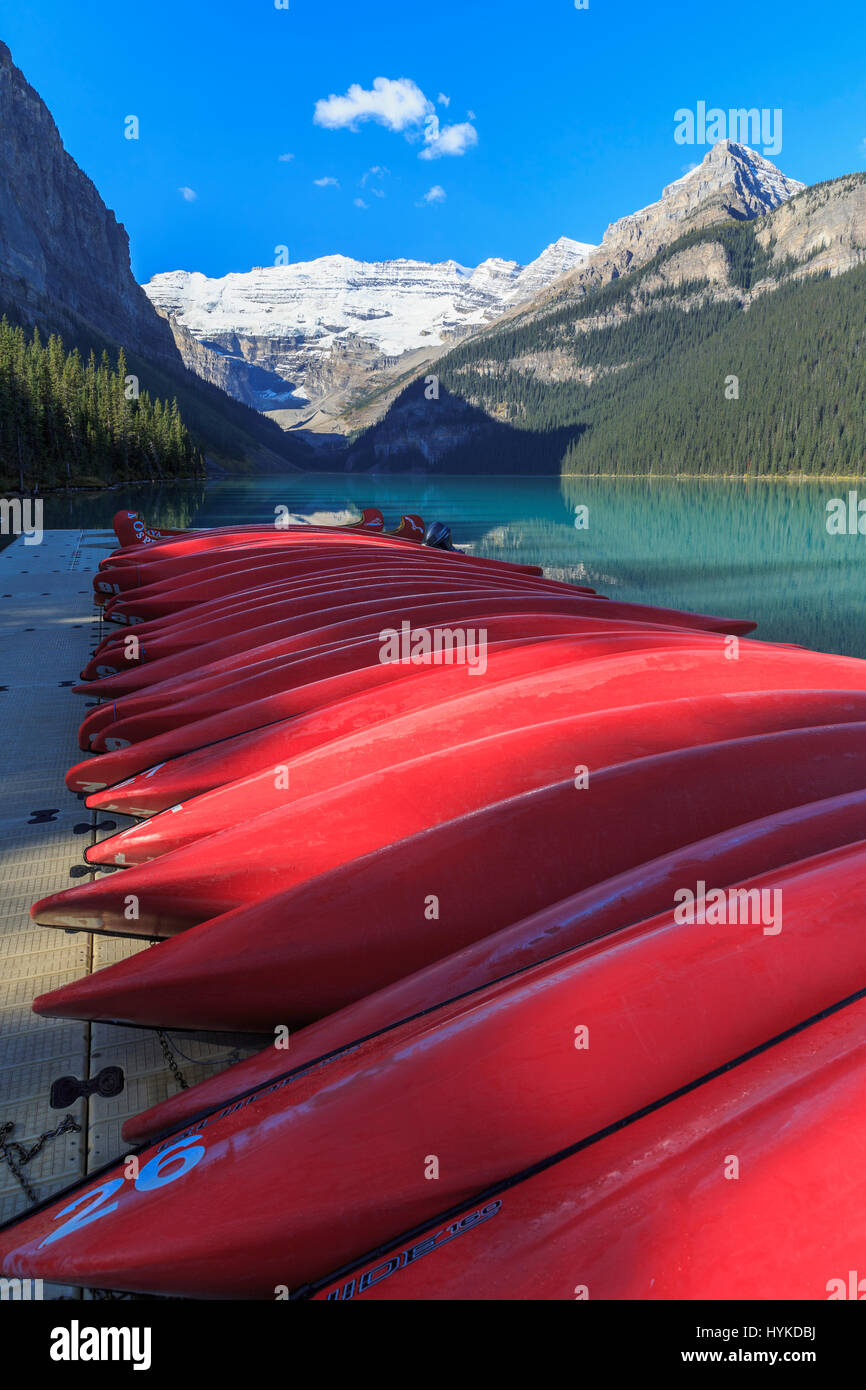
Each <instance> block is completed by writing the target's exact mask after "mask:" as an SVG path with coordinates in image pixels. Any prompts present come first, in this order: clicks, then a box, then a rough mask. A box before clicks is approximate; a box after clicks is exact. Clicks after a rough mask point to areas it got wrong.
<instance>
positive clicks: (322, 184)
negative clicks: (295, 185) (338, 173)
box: [313, 177, 340, 188]
mask: <svg viewBox="0 0 866 1390" xmlns="http://www.w3.org/2000/svg"><path fill="white" fill-rule="evenodd" d="M313 183H314V184H315V185H316V187H317V188H339V187H340V180H339V179H332V178H330V177H327V178H324V179H313Z"/></svg>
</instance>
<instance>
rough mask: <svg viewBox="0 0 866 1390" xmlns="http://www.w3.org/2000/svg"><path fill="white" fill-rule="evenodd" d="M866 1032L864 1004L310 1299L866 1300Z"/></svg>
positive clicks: (455, 1215) (430, 1228) (425, 1232)
mask: <svg viewBox="0 0 866 1390" xmlns="http://www.w3.org/2000/svg"><path fill="white" fill-rule="evenodd" d="M864 1033H866V1001H864V999H863V998H862V997H861V998H859V999H857V1000H856V1001H855V1002H853V1003H851V1004H849V1005H847V1007H841V1008H839V1009H837V1010H835V1011H834V1012H833V1013H832V1014H831V1015H830V1016H829V1017H819V1018H818V1019H816V1020H815V1021H814V1022H813V1023H812V1024H811V1025H810V1026H809V1027H807V1028H805V1029H802V1030H798V1031H797V1032H796V1033H794V1034H793V1035H791V1036H788V1037H786V1038H784V1039H783V1040H781V1041H780V1042H778V1043H777V1044H776V1045H775V1046H772V1047H768V1048H765V1049H763V1050H761V1052H760V1053H759V1054H758V1055H757V1056H754V1057H747V1058H746V1059H745V1060H744V1061H742V1062H741V1063H740V1064H739V1065H738V1066H736V1067H734V1068H732V1069H730V1070H725V1071H724V1072H723V1073H722V1074H720V1075H717V1076H715V1077H713V1078H712V1079H711V1080H709V1081H707V1082H706V1084H704V1085H702V1086H699V1087H697V1088H695V1089H692V1090H690V1091H689V1092H688V1093H687V1094H686V1095H684V1096H681V1097H680V1096H676V1095H674V1096H672V1097H671V1098H670V1100H668V1101H667V1102H666V1103H662V1104H660V1105H658V1106H656V1107H655V1108H654V1109H653V1111H652V1113H651V1114H649V1115H647V1116H637V1117H636V1118H635V1119H634V1120H633V1122H632V1123H630V1124H628V1125H625V1126H623V1127H621V1128H619V1129H618V1130H617V1131H616V1132H615V1133H612V1134H607V1133H605V1132H603V1131H602V1132H600V1133H599V1134H598V1135H596V1136H591V1137H590V1138H589V1139H588V1141H578V1142H577V1143H576V1144H575V1145H573V1146H571V1151H570V1152H569V1153H568V1154H567V1155H566V1156H564V1157H562V1158H559V1159H557V1158H556V1157H555V1156H552V1157H551V1159H550V1160H549V1161H548V1162H547V1163H545V1164H543V1165H541V1171H540V1172H529V1173H527V1174H526V1175H525V1176H522V1177H521V1176H519V1175H515V1176H514V1177H513V1178H511V1179H508V1180H507V1181H506V1182H504V1183H502V1184H497V1185H495V1186H494V1187H492V1188H488V1189H487V1190H486V1191H485V1192H483V1193H479V1194H478V1195H477V1196H476V1198H474V1199H473V1200H472V1201H471V1202H470V1203H468V1204H466V1205H465V1206H463V1207H462V1208H461V1209H459V1210H457V1211H454V1210H451V1211H448V1212H447V1213H446V1212H443V1215H442V1216H440V1217H438V1218H437V1219H435V1220H434V1221H433V1222H431V1223H429V1224H427V1225H426V1226H424V1227H423V1228H421V1229H417V1228H416V1229H415V1230H412V1231H407V1233H406V1236H405V1237H404V1238H403V1239H400V1240H398V1241H396V1242H393V1243H389V1244H388V1246H387V1247H386V1248H384V1249H383V1248H380V1249H378V1250H376V1251H375V1252H371V1254H370V1255H369V1256H368V1257H367V1258H366V1259H365V1260H361V1261H358V1262H356V1263H353V1264H351V1265H350V1266H349V1267H346V1268H344V1269H343V1270H342V1271H341V1272H340V1273H339V1274H338V1275H336V1277H335V1276H332V1277H331V1278H330V1279H325V1280H323V1281H322V1282H321V1284H320V1285H317V1286H315V1287H314V1288H308V1289H304V1290H299V1291H298V1296H299V1297H309V1296H313V1297H315V1298H317V1299H323V1300H328V1301H331V1300H337V1301H348V1300H353V1299H356V1298H363V1299H365V1300H367V1299H371V1298H373V1299H377V1300H378V1299H388V1300H391V1299H394V1300H400V1301H403V1300H424V1301H429V1300H440V1299H447V1300H448V1301H449V1302H453V1301H458V1302H459V1301H465V1300H484V1301H495V1300H500V1299H503V1300H508V1301H511V1300H515V1299H520V1300H525V1299H532V1300H574V1299H592V1300H594V1301H596V1302H597V1301H598V1300H600V1299H601V1300H604V1299H616V1300H625V1299H635V1300H641V1301H643V1300H655V1299H661V1300H668V1301H670V1302H674V1303H680V1302H682V1300H684V1299H687V1300H714V1301H715V1300H734V1301H739V1300H747V1299H755V1300H766V1299H768V1298H772V1299H774V1300H776V1299H784V1300H797V1301H803V1300H806V1301H809V1302H814V1301H816V1300H820V1299H848V1298H854V1299H857V1298H862V1297H863V1294H862V1292H861V1289H862V1284H860V1283H859V1282H858V1281H859V1274H858V1272H857V1271H858V1270H862V1267H863V1266H862V1250H863V1246H864V1243H866V1216H864V1212H866V1181H864V1174H866V1122H864V1112H863V1105H862V1095H863V1089H864V1086H866V1042H864ZM735 1164H736V1166H735ZM705 1354H706V1353H705ZM719 1354H720V1353H719ZM732 1354H733V1355H736V1353H735V1352H734V1353H732ZM760 1354H761V1355H764V1356H766V1357H767V1358H770V1357H773V1358H781V1356H782V1352H781V1351H778V1352H774V1351H767V1350H766V1348H765V1349H764V1351H763V1352H762V1353H760Z"/></svg>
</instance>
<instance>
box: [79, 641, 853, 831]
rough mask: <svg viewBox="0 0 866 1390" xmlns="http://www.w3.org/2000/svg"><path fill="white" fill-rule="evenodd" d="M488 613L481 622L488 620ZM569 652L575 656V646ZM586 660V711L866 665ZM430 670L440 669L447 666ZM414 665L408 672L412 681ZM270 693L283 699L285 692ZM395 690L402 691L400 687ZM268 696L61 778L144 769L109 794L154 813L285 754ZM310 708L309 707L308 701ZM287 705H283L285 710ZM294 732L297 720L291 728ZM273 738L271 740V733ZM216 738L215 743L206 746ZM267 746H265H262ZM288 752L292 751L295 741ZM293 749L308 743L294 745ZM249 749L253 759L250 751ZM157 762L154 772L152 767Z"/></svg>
mask: <svg viewBox="0 0 866 1390" xmlns="http://www.w3.org/2000/svg"><path fill="white" fill-rule="evenodd" d="M484 622H485V625H487V620H486V619H485V620H484ZM373 640H374V641H375V639H373ZM574 656H575V657H576V658H577V659H578V660H580V657H581V653H580V651H579V649H578V650H576V651H575V652H574ZM582 664H583V665H584V667H585V670H584V672H583V675H582V680H583V682H584V684H583V686H582V691H581V701H582V703H581V709H582V710H583V711H585V712H590V711H591V710H598V711H601V710H604V709H609V708H616V707H618V706H622V705H630V704H635V703H641V702H646V703H652V702H654V701H659V700H666V699H667V700H669V699H672V698H675V697H676V696H679V695H682V696H685V695H701V694H718V693H720V692H725V691H736V690H779V689H795V688H799V689H801V690H816V689H822V688H826V687H828V686H834V685H835V686H837V687H838V688H841V689H863V688H866V666H864V665H863V663H861V662H856V661H850V660H846V659H844V658H836V657H819V656H816V655H810V654H804V653H802V652H797V651H788V650H784V649H776V648H771V647H764V646H761V645H759V644H754V645H753V644H745V645H744V646H743V647H742V648H741V649H740V659H739V660H737V661H727V660H725V651H724V646H723V644H721V645H720V646H719V648H718V650H717V651H715V652H714V651H713V649H712V642H711V641H710V642H709V643H708V642H707V640H706V639H705V638H703V637H699V638H698V641H697V643H696V644H695V645H694V646H692V644H689V647H688V648H686V649H682V648H678V649H674V648H669V649H667V650H662V651H659V652H653V651H650V650H647V651H644V652H635V653H631V654H629V653H626V654H624V655H619V656H618V657H617V658H616V664H615V665H610V664H609V665H608V666H606V667H604V668H601V667H598V666H597V665H596V664H592V663H589V662H583V663H582ZM384 669H387V667H386V668H384ZM434 669H436V670H438V671H440V672H441V673H442V675H443V677H444V674H445V670H444V668H441V667H439V668H434ZM420 674H421V673H420V672H416V673H415V674H413V677H412V678H413V680H415V679H417V677H418V676H419V675H420ZM459 675H460V677H462V678H463V679H466V680H467V681H468V680H477V681H478V682H479V683H481V682H482V681H486V680H488V679H493V678H495V675H496V672H495V671H493V668H492V667H488V671H487V672H486V673H485V674H484V676H483V677H482V676H477V677H473V676H469V675H468V674H467V673H466V668H465V667H463V668H460V672H459ZM429 691H430V688H429V687H428V688H427V690H426V691H425V694H429ZM274 698H275V699H276V700H278V701H279V699H280V698H281V697H274ZM306 698H310V697H305V696H302V697H301V699H302V700H303V699H306ZM313 698H314V697H313ZM326 698H327V697H326ZM385 698H386V699H389V698H390V695H387V694H386V697H385ZM395 698H402V691H401V694H400V695H399V696H396V695H395ZM410 698H411V697H410ZM265 704H268V708H269V710H270V711H271V712H270V713H265V712H264V710H263V708H260V709H259V710H256V709H255V708H254V707H253V706H252V705H247V706H242V707H241V708H240V709H239V710H237V711H235V712H234V713H230V712H225V713H221V714H219V715H215V716H212V717H211V718H209V719H202V720H200V721H198V722H196V723H195V724H192V725H189V726H186V727H185V728H182V729H175V730H172V731H170V732H169V733H166V734H160V735H157V736H155V737H153V738H149V739H145V740H144V741H142V742H139V743H136V744H135V745H133V746H131V747H129V748H120V749H118V750H116V751H114V752H109V753H105V754H103V755H102V756H100V757H99V758H91V759H87V760H86V761H85V762H82V763H79V764H78V765H77V766H76V767H74V768H72V769H71V770H70V771H69V772H68V773H67V777H66V784H67V786H68V787H69V788H70V790H71V791H81V792H86V793H88V794H90V793H94V792H98V791H100V790H101V789H102V788H103V787H106V786H115V785H117V784H118V783H120V782H122V781H125V780H126V779H130V778H132V776H133V775H134V774H135V773H138V772H141V773H142V774H148V775H147V776H146V777H144V779H143V780H139V781H137V782H136V784H135V785H134V786H133V784H132V783H130V786H129V787H127V788H125V789H124V791H125V794H124V796H123V797H122V798H121V799H120V800H119V801H117V802H116V804H115V800H114V798H110V802H111V807H112V809H116V810H118V811H122V810H124V805H123V804H122V803H123V802H124V801H125V803H126V807H127V808H131V807H136V808H141V809H136V810H135V811H132V812H131V813H132V814H152V813H153V811H156V810H163V809H165V808H166V807H167V806H171V805H174V803H175V802H177V801H183V800H185V799H186V798H187V797H189V796H193V795H197V794H198V793H199V792H202V791H208V790H210V788H211V787H214V786H219V785H222V784H223V783H224V782H228V781H234V780H236V779H237V778H238V777H244V776H246V775H247V774H248V773H250V772H256V771H258V770H259V769H260V768H262V767H265V766H266V765H267V763H268V761H269V760H270V758H271V756H272V755H273V756H274V760H275V761H282V760H284V758H285V756H286V752H287V750H286V745H285V741H284V738H285V733H286V730H285V729H284V728H276V726H275V727H274V728H273V729H271V730H267V729H264V727H263V726H264V725H266V724H268V723H269V722H270V721H273V720H279V719H280V717H281V716H280V714H279V712H277V710H276V708H275V706H274V705H270V704H269V703H268V702H267V701H263V702H262V705H263V706H264V705H265ZM376 705H377V698H376V696H375V695H373V696H371V701H370V705H368V706H366V707H365V711H364V712H365V716H366V717H367V718H371V717H373V718H375V707H376ZM300 708H303V706H298V705H296V706H295V708H294V713H298V712H299V710H300ZM306 708H307V709H309V708H311V706H310V705H309V704H307V705H306ZM392 709H393V706H390V705H387V706H383V711H384V712H383V713H382V714H380V715H379V717H378V718H377V719H376V722H381V719H383V718H385V717H388V716H389V715H390V713H391V711H392ZM368 711H369V712H368ZM291 712H292V711H291V710H289V709H286V710H284V712H283V715H282V718H283V719H284V718H285V717H286V716H287V715H288V714H289V713H291ZM325 717H326V716H323V718H325ZM337 717H339V714H338V715H337ZM356 727H361V725H360V724H359V725H357V726H356ZM257 728H258V729H259V730H262V732H261V733H260V734H258V733H255V732H254V731H255V730H256V729H257ZM294 732H295V729H294V727H293V729H292V730H291V733H292V735H294ZM236 734H237V735H240V737H241V740H242V742H241V743H239V744H238V745H232V746H229V742H228V740H229V739H231V738H233V737H234V736H235V735H236ZM334 736H336V735H334ZM272 738H273V739H274V740H275V741H274V742H271V741H270V740H271V739H272ZM216 744H219V746H214V747H211V746H210V745H216ZM265 745H266V746H267V752H264V753H263V749H264V747H265ZM293 747H294V745H293ZM196 749H199V750H201V756H200V757H198V756H197V757H196V758H195V760H192V759H191V760H190V761H189V762H184V764H183V767H181V765H180V755H181V754H183V753H186V752H193V750H196ZM288 751H289V752H291V751H292V748H290V749H289V750H288ZM294 751H297V752H300V751H304V750H302V749H300V748H298V749H295V750H294ZM236 752H237V753H239V755H240V756H239V757H238V758H237V759H235V757H234V754H235V753H236ZM250 754H252V759H254V760H251V757H250ZM169 759H171V760H177V766H176V767H174V766H171V765H169V766H168V767H167V768H165V769H163V768H162V766H161V764H163V763H166V762H167V760H169ZM257 759H260V760H258V761H257ZM153 769H158V771H153V772H152V771H151V770H153ZM157 777H158V778H160V779H162V778H163V777H165V779H166V785H167V786H168V785H170V786H171V788H172V793H173V795H172V797H171V799H170V800H164V799H160V800H154V799H148V800H144V801H139V800H138V799H137V794H138V792H139V791H142V790H144V792H145V795H146V796H147V795H148V793H147V784H148V783H150V782H151V781H152V780H155V779H156V778H157ZM90 804H92V805H99V806H100V807H101V808H102V809H108V802H105V801H100V802H98V803H97V802H95V801H94V802H91V803H90Z"/></svg>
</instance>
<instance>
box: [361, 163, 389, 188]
mask: <svg viewBox="0 0 866 1390" xmlns="http://www.w3.org/2000/svg"><path fill="white" fill-rule="evenodd" d="M390 172H391V171H390V169H385V168H383V166H382V165H381V164H374V165H373V167H372V169H368V170H367V172H366V174H362V175H361V187H362V188H363V187H364V185H365V184H366V183H367V181H368V180H369V179H384V178H386V177H387V175H388V174H389V173H390Z"/></svg>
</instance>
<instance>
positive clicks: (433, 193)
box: [417, 183, 448, 208]
mask: <svg viewBox="0 0 866 1390" xmlns="http://www.w3.org/2000/svg"><path fill="white" fill-rule="evenodd" d="M447 197H448V194H447V193H446V192H445V189H444V188H443V187H442V185H441V184H439V183H434V185H433V187H432V188H431V189H428V191H427V192H426V193H425V194H424V197H423V198H422V200H421V202H420V203H418V204H417V206H418V207H419V208H420V207H423V206H424V204H425V203H428V204H429V203H444V202H445V199H446V198H447Z"/></svg>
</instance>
